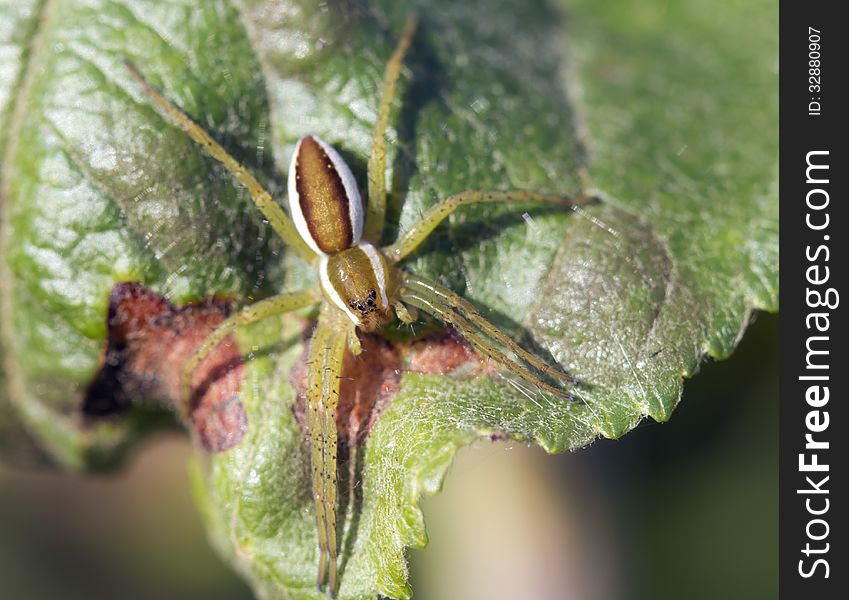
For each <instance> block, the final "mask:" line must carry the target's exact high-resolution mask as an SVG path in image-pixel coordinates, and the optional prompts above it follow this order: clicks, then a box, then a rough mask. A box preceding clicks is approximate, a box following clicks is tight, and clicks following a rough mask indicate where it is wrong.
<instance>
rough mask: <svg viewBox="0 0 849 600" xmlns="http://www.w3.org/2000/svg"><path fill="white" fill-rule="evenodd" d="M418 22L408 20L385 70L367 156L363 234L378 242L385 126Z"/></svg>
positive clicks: (383, 187)
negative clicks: (365, 209)
mask: <svg viewBox="0 0 849 600" xmlns="http://www.w3.org/2000/svg"><path fill="white" fill-rule="evenodd" d="M417 24H418V22H417V20H416V18H415V17H410V18H409V19H407V24H406V25H405V26H404V33H403V34H402V35H401V39H400V40H399V41H398V46H396V47H395V52H393V53H392V57H391V58H390V59H389V62H388V63H387V64H386V70H385V71H384V73H383V93H382V94H381V98H380V107H379V108H378V112H377V121H376V122H375V124H374V133H373V134H372V139H371V155H370V156H369V159H368V209H367V213H366V225H365V232H364V234H363V236H364V237H365V239H367V240H371V241H373V242H374V243H375V244H377V243H378V242H380V236H381V235H382V234H383V221H384V218H385V216H386V128H387V126H388V124H389V113H390V112H391V110H392V99H393V98H394V97H395V84H396V83H397V82H398V77H399V75H400V74H401V63H402V62H403V60H404V55H405V54H406V53H407V50H409V48H410V42H412V40H413V34H414V33H415V31H416V25H417Z"/></svg>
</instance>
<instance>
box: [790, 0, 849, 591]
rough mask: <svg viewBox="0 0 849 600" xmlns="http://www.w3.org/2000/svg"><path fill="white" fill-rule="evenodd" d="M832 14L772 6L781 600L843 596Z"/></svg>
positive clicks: (840, 221) (848, 36) (838, 194)
mask: <svg viewBox="0 0 849 600" xmlns="http://www.w3.org/2000/svg"><path fill="white" fill-rule="evenodd" d="M841 8H844V5H843V3H840V2H804V1H802V0H793V1H791V0H784V1H782V2H781V3H780V23H781V25H780V31H779V34H780V71H781V76H780V81H781V83H780V144H781V148H780V176H779V190H780V210H781V217H780V227H781V253H780V256H781V291H780V300H781V378H782V381H781V395H780V402H781V424H780V450H779V456H780V493H779V500H780V548H779V577H780V590H781V596H782V597H783V598H805V599H807V598H812V599H818V600H819V599H823V600H824V599H827V598H846V597H849V596H847V594H849V555H847V552H846V549H847V548H846V547H847V544H849V535H847V531H846V528H847V519H846V514H847V512H849V499H847V492H846V490H847V489H849V485H847V483H849V482H847V479H849V470H847V468H846V463H847V455H849V415H847V410H846V406H847V402H849V397H847V386H846V381H847V378H849V363H847V361H846V359H845V357H846V355H847V353H846V352H845V351H844V349H845V346H846V344H847V343H849V339H848V338H847V336H848V335H849V331H847V327H846V317H845V314H846V308H847V306H846V305H847V304H849V290H847V288H846V271H847V261H849V254H847V250H846V247H847V244H846V240H847V238H849V221H847V217H846V211H845V210H844V207H845V204H846V202H847V201H849V186H848V185H847V181H849V162H847V152H846V147H847V142H846V138H847V136H849V127H847V120H846V113H847V111H849V96H847V93H846V90H847V85H846V83H847V82H846V80H847V77H849V44H847V41H848V40H849V29H847V26H846V20H845V18H842V17H841V16H840V15H839V14H838V13H839V12H843V11H841V10H839V9H841Z"/></svg>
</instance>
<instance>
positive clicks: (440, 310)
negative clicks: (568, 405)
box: [401, 288, 572, 400]
mask: <svg viewBox="0 0 849 600" xmlns="http://www.w3.org/2000/svg"><path fill="white" fill-rule="evenodd" d="M401 299H402V300H403V301H404V302H406V303H408V304H412V305H413V306H415V307H417V308H420V309H422V310H423V311H425V312H426V313H428V314H431V315H433V316H434V317H436V318H438V319H440V320H441V321H444V322H445V323H449V324H450V325H453V326H454V329H456V330H457V332H458V333H459V334H460V335H461V336H463V337H464V338H465V339H466V340H467V341H468V342H469V343H470V344H472V346H473V347H474V348H475V350H477V351H478V352H479V353H480V354H482V355H484V356H486V357H488V358H490V359H492V360H494V361H495V362H497V363H499V364H501V365H502V366H504V367H506V368H507V369H509V370H510V371H512V372H513V373H515V374H516V375H518V376H519V377H521V378H522V379H524V380H525V381H527V382H529V383H531V384H533V385H535V386H537V387H538V388H540V389H543V390H545V391H547V392H549V393H551V394H554V395H556V396H558V397H560V398H565V399H567V400H571V399H572V395H571V394H569V392H566V391H565V390H562V389H560V388H557V387H554V386H553V385H551V384H549V383H546V382H545V381H543V380H542V379H541V378H540V377H538V376H537V375H534V374H533V373H532V372H531V371H530V370H529V369H528V368H526V367H524V366H522V365H521V364H519V363H518V362H516V361H514V360H511V359H510V358H509V357H508V356H507V355H506V354H504V352H502V351H501V350H500V349H499V348H498V347H497V346H496V345H495V344H494V343H493V342H492V340H490V339H487V338H486V336H485V335H482V334H481V333H480V332H478V331H476V330H475V327H474V325H473V324H472V323H471V322H470V321H469V320H468V319H467V318H466V317H464V316H463V315H461V314H459V313H458V312H456V311H455V310H453V309H452V308H451V306H449V305H448V304H447V303H445V302H444V301H442V300H441V299H440V297H439V296H438V295H436V294H434V293H432V292H427V291H419V290H412V289H410V288H405V289H403V290H402V291H401ZM481 318H482V317H481ZM491 327H493V328H494V327H495V326H494V325H491ZM502 335H503V334H502ZM561 378H562V376H561Z"/></svg>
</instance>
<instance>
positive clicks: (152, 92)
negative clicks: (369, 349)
mask: <svg viewBox="0 0 849 600" xmlns="http://www.w3.org/2000/svg"><path fill="white" fill-rule="evenodd" d="M124 65H125V66H126V67H127V70H128V71H129V72H130V75H132V77H133V78H134V79H135V80H136V81H137V82H138V83H139V84H140V85H141V88H142V91H143V92H144V93H145V95H146V96H147V97H148V98H150V100H151V102H153V103H154V104H155V105H156V106H157V107H158V108H159V110H161V111H162V112H163V113H165V115H166V116H167V117H168V118H170V119H171V120H172V121H173V122H174V123H176V124H177V125H178V126H179V127H180V128H181V129H182V130H183V131H185V132H186V133H187V134H189V137H190V138H192V139H193V140H194V141H195V142H197V143H198V144H199V145H200V147H201V148H203V150H204V152H206V153H207V154H208V155H209V156H211V157H212V158H214V159H215V160H217V161H218V162H220V163H221V164H222V165H223V166H224V168H225V169H227V171H228V172H229V173H230V174H231V175H232V176H233V177H235V178H236V180H237V181H238V182H239V183H241V184H242V185H243V186H245V188H246V189H247V190H248V193H249V194H250V195H251V199H252V200H253V202H254V204H255V205H256V207H257V208H258V209H259V210H260V212H262V214H263V216H264V217H265V218H266V219H268V222H269V223H270V224H271V227H272V228H274V231H276V232H277V234H278V235H279V236H280V237H281V238H283V241H284V242H286V244H287V245H288V246H289V247H290V248H291V249H292V250H294V252H295V253H296V254H297V255H298V256H299V257H300V258H301V259H302V260H304V261H305V262H308V263H309V262H312V261H313V260H315V258H316V255H315V253H314V252H313V251H312V250H311V249H310V248H309V247H308V246H307V245H306V243H305V242H304V240H303V239H301V236H300V235H298V232H297V230H296V229H295V226H294V225H293V224H292V221H291V220H289V217H287V216H286V213H284V212H283V209H282V208H280V205H279V204H277V203H276V202H275V201H274V199H273V198H272V197H271V194H270V193H269V192H268V191H267V190H266V189H265V188H264V187H262V184H260V182H259V181H257V180H256V178H255V177H254V176H253V175H251V173H250V172H248V170H247V169H245V167H244V166H242V164H241V163H239V161H237V160H236V159H235V158H233V156H232V155H231V154H230V153H229V152H227V151H226V150H225V149H224V148H223V147H222V146H221V144H219V143H218V142H216V141H215V140H214V139H212V136H211V135H209V134H208V133H207V132H206V131H205V130H204V129H203V128H202V127H201V126H200V125H198V124H197V123H195V122H194V121H193V120H192V119H191V117H189V116H188V115H187V114H186V113H184V112H183V111H182V110H180V109H179V108H177V106H176V105H175V104H174V103H173V102H171V101H170V100H168V99H167V98H166V97H165V96H163V95H162V94H160V93H159V92H158V91H156V89H155V88H154V87H153V86H152V85H150V84H149V83H148V82H147V80H146V79H145V78H144V76H142V74H141V73H140V72H139V71H138V70H137V69H136V68H135V67H134V66H133V65H131V64H130V62H129V61H127V60H124Z"/></svg>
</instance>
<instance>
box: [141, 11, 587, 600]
mask: <svg viewBox="0 0 849 600" xmlns="http://www.w3.org/2000/svg"><path fill="white" fill-rule="evenodd" d="M414 31H415V21H414V20H412V19H411V20H409V21H408V23H407V26H406V28H405V30H404V34H403V35H402V37H401V41H400V42H399V44H398V47H397V48H396V49H395V52H394V53H393V55H392V57H391V58H390V60H389V63H388V64H387V66H386V72H385V76H384V85H383V93H382V97H381V103H380V107H379V111H378V119H377V122H376V124H375V129H374V137H373V139H372V150H371V156H370V157H369V163H368V181H369V190H368V191H369V194H368V200H369V202H368V205H367V209H364V206H363V202H362V199H361V196H360V192H359V190H358V189H357V184H356V181H355V179H354V176H353V175H352V174H351V170H350V169H349V168H348V166H347V165H346V164H345V161H344V160H343V159H342V157H341V156H340V155H339V153H338V152H336V150H334V149H333V147H332V146H330V144H328V143H327V142H324V141H323V140H321V139H319V138H318V137H316V136H313V135H306V136H304V137H302V138H301V139H300V140H299V141H298V143H297V144H296V146H295V149H294V152H293V154H292V161H291V164H290V168H289V178H288V196H289V210H290V213H291V219H290V217H288V216H286V214H285V213H284V212H283V210H282V209H281V208H280V206H279V205H278V204H277V203H276V202H274V200H273V199H272V197H271V195H270V194H269V193H268V192H267V191H266V190H265V189H264V188H263V187H262V186H261V185H260V184H259V182H258V181H257V180H256V179H255V178H254V177H253V176H252V175H251V174H250V173H249V172H248V171H247V170H246V169H245V168H244V167H243V166H242V165H240V164H239V163H238V162H237V161H236V160H235V159H234V158H233V157H232V156H230V155H229V154H228V153H227V151H226V150H224V148H222V147H221V146H220V145H219V144H218V143H217V142H216V141H215V140H214V139H213V138H212V137H211V136H210V135H209V134H208V133H206V131H204V130H203V129H202V128H201V127H200V126H199V125H197V124H196V123H195V122H194V121H192V120H191V119H190V118H189V117H188V116H187V115H185V114H184V113H183V112H182V111H180V109H178V108H177V107H176V106H174V105H173V104H172V103H171V102H169V101H168V100H167V99H166V98H165V97H163V96H162V95H161V94H160V93H159V92H157V91H156V90H155V89H154V88H152V87H151V86H150V85H149V84H148V83H147V82H146V81H145V80H144V79H143V78H142V76H141V75H140V74H139V73H138V71H136V70H135V69H134V68H133V67H132V66H130V65H129V64H128V65H127V66H128V68H129V69H130V73H131V74H132V75H133V76H134V77H135V78H136V79H137V80H138V82H139V83H140V84H141V86H142V89H143V90H144V91H145V93H146V94H147V96H148V97H149V98H150V99H151V100H152V101H153V102H154V103H155V104H156V105H157V106H158V107H159V108H160V110H162V111H163V112H164V113H166V114H167V115H168V116H169V117H170V118H171V119H173V120H174V121H175V122H176V123H177V124H178V125H180V126H181V127H182V128H183V129H184V130H185V131H186V132H187V133H188V134H189V136H191V137H192V139H194V140H195V141H196V142H197V143H199V144H200V145H201V147H202V148H203V149H204V150H205V151H206V152H207V153H208V154H210V155H211V156H212V157H213V158H215V159H216V160H218V161H220V162H221V163H222V164H223V165H224V166H225V168H227V170H228V171H230V173H231V174H232V175H233V176H234V177H235V178H236V179H237V180H238V181H239V182H240V183H241V184H242V185H244V186H245V187H246V188H247V189H248V191H249V192H250V194H251V198H252V199H253V201H254V203H255V204H256V206H257V208H259V210H260V211H261V212H262V213H263V215H264V217H265V218H266V219H267V220H268V222H269V223H270V224H271V226H272V227H273V228H274V230H275V231H276V232H277V233H278V234H279V235H280V236H281V237H282V238H283V240H284V241H285V242H286V243H287V244H288V245H289V247H290V248H291V249H292V250H293V251H294V252H295V253H296V254H297V255H298V256H300V257H301V258H302V259H303V260H304V261H306V262H309V263H316V262H317V263H318V275H319V281H320V285H319V286H318V287H317V288H312V289H307V290H303V291H299V292H290V293H285V294H280V295H277V296H272V297H271V298H267V299H265V300H261V301H259V302H256V303H254V304H251V305H248V306H246V307H244V308H243V309H242V310H241V311H240V312H238V313H237V314H235V315H233V316H231V317H230V318H228V319H227V320H226V321H224V322H223V323H222V324H221V325H220V326H219V327H218V328H217V329H216V330H215V331H214V332H213V333H212V334H211V335H210V336H209V337H208V338H207V339H206V340H205V341H204V342H203V344H202V345H201V346H200V347H199V348H198V349H197V351H196V352H195V353H194V355H192V357H191V358H190V359H189V360H188V361H186V364H185V366H184V369H183V377H182V389H183V395H184V398H185V399H186V400H188V399H189V397H190V392H191V389H190V388H191V375H192V372H193V370H194V368H195V367H196V366H197V365H198V364H199V363H200V362H201V360H202V359H203V358H204V357H205V356H206V355H208V354H209V352H210V351H211V350H212V349H214V348H215V347H216V346H217V345H218V344H219V343H220V342H221V341H222V340H223V339H224V338H225V337H226V336H227V335H228V334H229V333H230V332H232V331H233V329H235V328H236V327H238V326H239V325H243V324H247V323H252V322H255V321H258V320H260V319H264V318H266V317H270V316H274V315H279V314H282V313H284V312H289V311H293V310H297V309H299V308H304V307H307V306H310V305H313V304H317V303H321V311H320V314H319V320H318V325H317V327H316V329H315V332H314V333H313V337H312V339H311V341H310V347H309V357H308V365H309V373H308V377H307V420H308V428H309V436H310V446H311V451H312V452H311V463H312V473H313V483H312V485H313V497H314V500H315V512H316V523H317V526H318V540H319V550H320V552H319V568H318V580H317V581H318V587H319V589H322V588H324V587H325V585H326V586H327V591H328V593H329V594H331V595H334V594H335V592H336V589H337V585H338V580H337V579H338V571H337V548H338V544H337V540H336V493H337V490H336V470H337V456H336V453H337V430H336V418H335V413H336V407H337V403H338V400H339V377H340V374H341V369H342V358H343V354H344V352H345V350H346V348H347V349H348V350H350V351H351V352H352V353H354V354H359V353H360V351H361V349H360V341H359V338H358V336H357V332H358V331H363V332H371V331H375V330H378V329H380V327H381V326H383V325H385V324H386V323H388V322H390V321H392V320H393V318H394V317H393V313H394V315H395V316H397V317H398V319H399V320H401V321H402V322H404V323H407V324H411V323H413V322H414V321H415V315H416V312H417V309H420V310H423V311H424V312H426V313H428V314H430V315H433V316H434V317H436V318H438V319H440V320H442V321H443V322H445V323H447V324H450V325H452V326H453V327H454V329H455V330H456V331H457V332H458V333H459V334H460V335H461V336H463V337H464V338H465V339H466V340H467V341H468V342H469V343H471V344H472V346H473V347H474V348H475V349H476V350H477V351H478V352H479V353H480V354H482V355H484V356H486V357H488V358H490V359H491V360H493V361H495V362H497V363H499V364H500V365H502V366H503V367H505V368H507V369H508V370H510V371H511V372H513V373H515V374H516V375H518V376H520V377H522V378H523V379H525V380H526V381H528V382H530V383H532V384H533V385H535V386H536V387H537V388H539V389H540V390H543V391H545V392H548V393H551V394H555V395H557V396H560V397H561V398H569V397H570V396H569V393H568V392H567V391H565V390H564V389H563V388H562V387H560V386H559V385H556V384H563V383H566V384H570V383H572V382H573V379H572V378H571V377H570V376H569V375H568V374H567V373H564V372H563V371H561V370H559V369H556V368H554V367H552V366H550V365H549V364H547V363H546V362H544V361H543V360H541V359H540V358H538V357H537V356H535V355H533V354H531V353H530V352H528V351H527V350H525V349H524V348H522V347H521V346H520V345H519V344H518V343H516V342H515V341H514V340H513V339H511V338H510V337H509V336H508V335H506V334H505V333H503V332H502V331H501V330H499V329H498V328H497V327H495V326H494V325H492V324H491V323H490V322H489V321H488V320H486V319H485V318H484V317H483V316H482V315H481V314H480V312H479V311H478V310H477V309H476V308H475V306H474V305H473V304H472V303H471V302H469V301H468V300H466V299H464V298H462V297H461V296H459V295H458V294H456V293H454V292H452V291H451V290H449V289H448V288H445V287H443V286H441V285H439V284H437V283H435V282H433V281H429V280H427V279H425V278H423V277H419V276H417V275H415V274H413V273H410V272H408V271H405V270H403V269H401V268H400V267H399V266H398V264H399V263H400V262H401V261H403V260H404V259H405V258H406V257H407V256H408V255H409V254H410V253H411V252H413V251H414V250H415V249H416V248H417V247H418V246H419V244H421V242H422V241H424V240H425V239H426V238H427V237H428V236H429V235H430V233H431V232H432V231H433V230H434V229H435V228H436V227H437V226H438V225H439V224H440V223H441V222H442V221H443V220H444V219H445V218H446V217H447V216H448V215H450V214H451V213H452V212H453V211H454V210H456V209H457V208H458V207H460V206H463V205H465V204H473V203H481V202H500V203H511V202H515V203H520V202H541V203H546V204H552V205H558V206H564V207H565V206H572V205H575V204H579V203H585V202H588V201H590V199H589V198H586V197H579V198H568V197H566V196H560V195H549V194H538V193H534V192H527V191H518V190H512V191H466V192H461V193H459V194H455V195H453V196H450V197H448V198H446V199H445V200H443V201H441V202H439V203H437V204H436V205H434V206H432V207H431V208H430V209H429V210H427V211H426V212H425V213H424V215H422V218H421V219H420V220H419V221H418V222H417V223H416V224H414V225H413V226H412V227H410V228H409V229H408V230H407V231H406V232H405V233H403V234H402V235H401V236H400V237H399V238H398V240H397V241H396V242H395V243H394V244H391V245H389V246H385V247H380V248H379V247H377V246H376V245H375V244H376V243H377V242H378V241H379V239H380V237H381V234H382V232H383V223H384V213H385V209H386V173H385V167H386V146H385V144H386V141H385V133H386V128H387V124H388V120H389V112H390V107H391V104H392V98H393V96H394V92H395V84H396V82H397V79H398V76H399V73H400V67H401V61H402V60H403V57H404V54H405V53H406V51H407V49H408V48H409V45H410V41H411V39H412V36H413V32H414ZM340 135H341V134H340ZM511 355H512V358H511Z"/></svg>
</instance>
